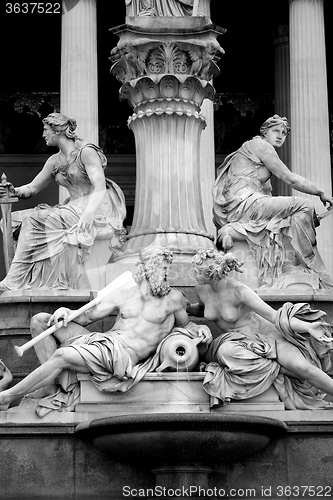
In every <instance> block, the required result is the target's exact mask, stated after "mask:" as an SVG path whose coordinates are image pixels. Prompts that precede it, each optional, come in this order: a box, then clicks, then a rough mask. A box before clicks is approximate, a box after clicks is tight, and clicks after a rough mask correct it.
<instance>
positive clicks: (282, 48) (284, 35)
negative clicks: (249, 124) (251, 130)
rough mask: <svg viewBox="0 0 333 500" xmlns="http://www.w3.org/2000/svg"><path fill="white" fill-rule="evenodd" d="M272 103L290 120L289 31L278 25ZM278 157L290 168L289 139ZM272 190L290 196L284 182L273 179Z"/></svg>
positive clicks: (276, 109) (277, 111) (275, 39)
mask: <svg viewBox="0 0 333 500" xmlns="http://www.w3.org/2000/svg"><path fill="white" fill-rule="evenodd" d="M274 48H275V51H274V56H275V60H274V79H275V87H274V103H275V113H277V114H278V115H280V116H286V117H287V118H288V120H290V56H289V29H288V26H286V25H278V27H277V31H276V33H275V37H274ZM279 156H280V158H281V160H282V161H283V163H285V165H287V167H288V168H289V169H290V170H292V168H291V142H290V138H288V139H287V141H286V142H285V143H284V145H283V146H282V148H280V149H279ZM273 186H274V190H275V191H276V193H275V194H276V195H278V196H290V195H291V188H290V186H288V184H286V183H285V182H283V181H281V180H280V179H278V178H274V185H273Z"/></svg>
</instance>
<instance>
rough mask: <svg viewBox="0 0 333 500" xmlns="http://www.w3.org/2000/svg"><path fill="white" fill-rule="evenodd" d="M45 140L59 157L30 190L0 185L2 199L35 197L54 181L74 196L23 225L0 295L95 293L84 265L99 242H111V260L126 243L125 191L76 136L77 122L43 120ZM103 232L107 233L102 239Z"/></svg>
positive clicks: (97, 153) (56, 116)
mask: <svg viewBox="0 0 333 500" xmlns="http://www.w3.org/2000/svg"><path fill="white" fill-rule="evenodd" d="M43 123H44V132H43V137H44V139H45V141H46V144H47V145H48V146H56V147H58V148H59V152H58V153H56V154H54V155H52V156H50V158H48V160H47V161H46V163H45V165H44V167H43V169H42V170H41V171H40V172H39V174H38V175H37V176H36V177H35V178H34V179H33V180H32V181H31V182H30V183H29V184H27V185H24V186H20V187H16V188H14V186H13V185H11V184H10V183H8V184H7V186H3V185H1V186H0V196H4V195H5V194H6V189H7V188H8V187H9V190H10V191H11V192H12V193H13V194H14V195H15V196H17V197H18V198H20V199H24V198H30V197H32V196H34V195H36V194H37V193H39V192H40V191H41V190H43V189H45V188H46V187H47V186H48V185H49V184H50V183H51V182H52V181H53V180H54V181H55V182H57V184H59V185H60V186H63V187H65V188H66V189H67V190H68V192H69V198H67V200H65V202H64V203H63V204H61V205H58V206H55V207H50V206H49V205H39V206H37V207H36V208H35V209H33V210H29V211H27V214H28V215H27V216H26V217H24V219H23V220H22V226H21V229H20V235H19V239H18V243H17V248H16V251H15V255H14V259H13V262H12V264H11V267H10V269H9V271H8V273H7V276H6V278H5V279H4V280H3V281H2V282H0V291H2V292H3V291H6V290H22V289H29V288H41V287H47V288H57V289H68V288H72V289H85V288H88V289H89V288H90V284H89V280H88V277H87V273H86V270H85V267H84V262H85V261H86V260H87V258H88V257H89V255H90V253H91V250H92V247H93V245H94V244H95V240H96V238H101V239H102V238H105V239H107V240H108V241H107V242H106V243H107V246H108V247H109V248H108V257H107V259H106V262H105V264H106V263H107V261H108V259H109V258H110V257H111V255H112V252H113V251H116V250H117V249H119V248H120V247H121V245H122V243H123V237H124V234H125V230H124V228H123V220H124V218H125V215H126V208H125V200H124V195H123V193H122V191H121V189H120V188H119V187H118V186H117V184H115V183H114V182H113V181H111V180H109V179H106V178H105V175H104V168H105V166H106V157H105V156H104V154H103V152H102V150H101V149H100V148H99V147H97V146H95V145H94V144H87V143H85V142H84V141H83V140H82V139H79V138H78V136H77V135H76V134H75V129H76V120H75V119H73V118H68V117H67V116H65V115H63V114H61V113H51V114H50V115H48V116H47V117H46V118H44V120H43ZM101 233H104V234H101Z"/></svg>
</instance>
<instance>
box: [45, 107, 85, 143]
mask: <svg viewBox="0 0 333 500" xmlns="http://www.w3.org/2000/svg"><path fill="white" fill-rule="evenodd" d="M43 123H45V124H46V125H49V126H50V127H51V129H52V130H53V132H56V133H58V134H65V136H66V137H67V138H68V139H74V140H77V139H79V137H78V136H77V135H76V133H75V132H74V131H75V129H76V120H75V118H68V116H65V115H63V114H62V113H50V114H49V115H48V116H47V117H46V118H44V119H43Z"/></svg>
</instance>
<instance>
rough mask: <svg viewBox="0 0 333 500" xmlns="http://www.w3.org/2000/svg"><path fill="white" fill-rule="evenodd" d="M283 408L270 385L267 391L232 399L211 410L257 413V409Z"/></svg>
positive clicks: (272, 409) (273, 409)
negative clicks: (240, 398) (246, 397)
mask: <svg viewBox="0 0 333 500" xmlns="http://www.w3.org/2000/svg"><path fill="white" fill-rule="evenodd" d="M284 409H285V407H284V403H282V402H281V401H280V400H279V396H278V394H277V392H276V390H275V389H274V387H273V386H271V387H270V388H269V389H268V390H267V391H265V392H263V393H262V394H259V396H255V397H253V398H249V399H242V400H232V401H231V402H230V403H228V404H225V405H223V406H219V407H218V408H215V409H214V410H213V411H214V412H215V411H217V412H237V413H248V412H251V413H255V414H257V412H258V411H265V412H267V411H269V412H270V411H272V412H275V411H281V410H284Z"/></svg>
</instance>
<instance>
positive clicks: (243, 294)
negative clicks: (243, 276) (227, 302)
mask: <svg viewBox="0 0 333 500" xmlns="http://www.w3.org/2000/svg"><path fill="white" fill-rule="evenodd" d="M234 290H235V292H234V293H235V298H237V299H238V300H240V301H241V302H246V301H247V300H248V299H249V298H251V297H253V296H254V295H256V292H254V291H253V290H252V289H251V288H249V287H248V286H246V285H244V284H243V283H240V282H239V281H238V282H237V285H236V286H235V288H234Z"/></svg>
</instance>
